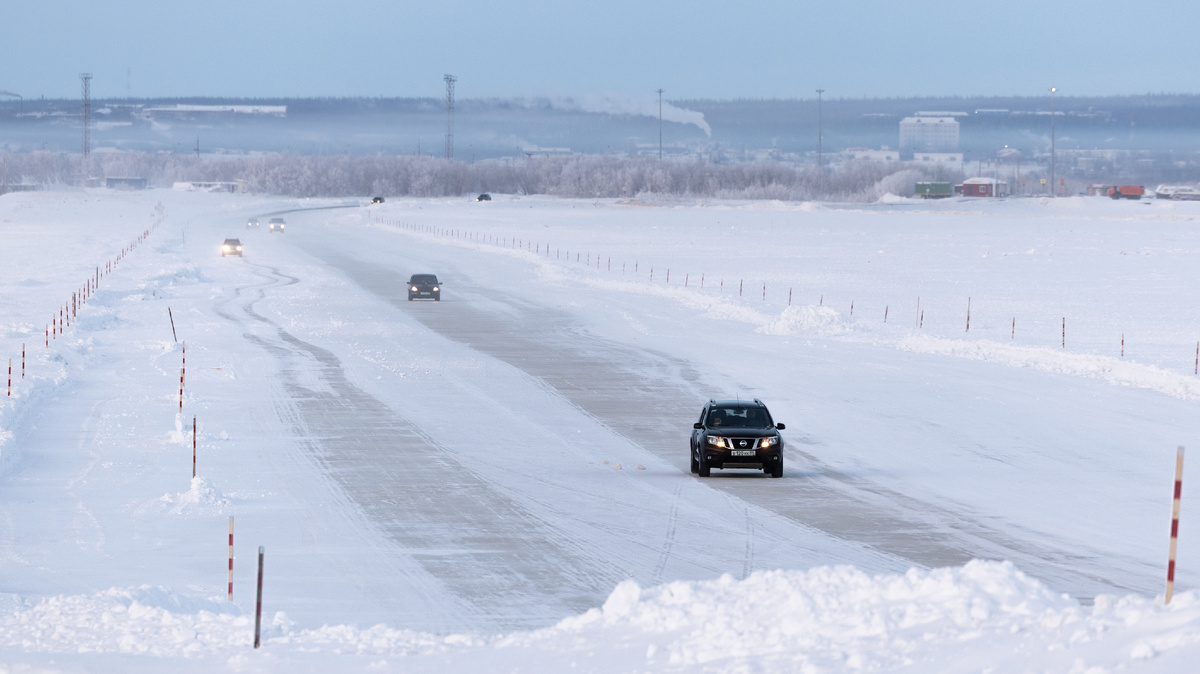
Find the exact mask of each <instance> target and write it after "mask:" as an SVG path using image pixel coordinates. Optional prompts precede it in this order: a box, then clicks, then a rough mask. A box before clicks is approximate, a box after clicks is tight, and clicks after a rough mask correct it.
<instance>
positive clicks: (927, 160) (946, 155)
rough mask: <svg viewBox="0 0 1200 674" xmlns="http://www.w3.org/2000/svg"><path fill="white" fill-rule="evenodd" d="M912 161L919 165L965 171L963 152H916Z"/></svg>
mask: <svg viewBox="0 0 1200 674" xmlns="http://www.w3.org/2000/svg"><path fill="white" fill-rule="evenodd" d="M912 160H913V161H914V162H916V163H918V164H926V165H929V166H941V167H944V168H947V169H952V170H955V171H961V170H962V169H963V153H961V152H914V153H913V158H912Z"/></svg>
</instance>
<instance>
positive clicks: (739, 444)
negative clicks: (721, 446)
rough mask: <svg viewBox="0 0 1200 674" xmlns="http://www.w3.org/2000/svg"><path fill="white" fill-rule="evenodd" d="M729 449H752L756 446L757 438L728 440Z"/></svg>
mask: <svg viewBox="0 0 1200 674" xmlns="http://www.w3.org/2000/svg"><path fill="white" fill-rule="evenodd" d="M729 443H730V445H731V446H730V448H731V449H754V448H755V447H756V446H758V438H729Z"/></svg>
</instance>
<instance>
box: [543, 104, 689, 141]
mask: <svg viewBox="0 0 1200 674" xmlns="http://www.w3.org/2000/svg"><path fill="white" fill-rule="evenodd" d="M551 105H553V106H554V107H555V108H558V109H560V110H580V111H583V112H598V113H602V114H609V115H643V116H645V117H653V118H654V119H658V96H654V95H650V96H641V97H630V96H620V95H616V94H600V95H596V94H591V95H587V96H579V97H575V98H556V99H553V100H552V101H551ZM662 118H663V121H664V122H678V123H679V124H693V125H695V126H696V127H697V128H699V129H700V130H701V131H703V132H704V134H705V135H706V136H708V137H709V138H712V128H711V127H709V125H708V122H706V121H704V113H703V112H696V111H695V110H688V109H687V108H677V107H675V106H673V105H671V104H670V103H668V102H666V101H665V100H664V101H663V104H662Z"/></svg>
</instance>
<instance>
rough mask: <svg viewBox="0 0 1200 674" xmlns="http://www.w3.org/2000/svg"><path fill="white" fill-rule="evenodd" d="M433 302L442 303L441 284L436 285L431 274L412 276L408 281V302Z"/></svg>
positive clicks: (434, 277)
mask: <svg viewBox="0 0 1200 674" xmlns="http://www.w3.org/2000/svg"><path fill="white" fill-rule="evenodd" d="M413 300H433V301H435V302H440V301H442V284H440V283H438V278H437V276H435V275H433V274H413V275H412V276H411V277H410V278H409V279H408V301H409V302H411V301H413Z"/></svg>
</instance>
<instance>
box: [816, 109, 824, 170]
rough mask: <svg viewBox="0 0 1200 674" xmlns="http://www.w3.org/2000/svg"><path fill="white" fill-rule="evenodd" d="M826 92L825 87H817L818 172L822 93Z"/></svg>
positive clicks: (819, 168)
mask: <svg viewBox="0 0 1200 674" xmlns="http://www.w3.org/2000/svg"><path fill="white" fill-rule="evenodd" d="M824 93H825V90H824V89H817V173H820V172H821V167H822V162H821V140H822V134H821V95H822V94H824Z"/></svg>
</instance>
